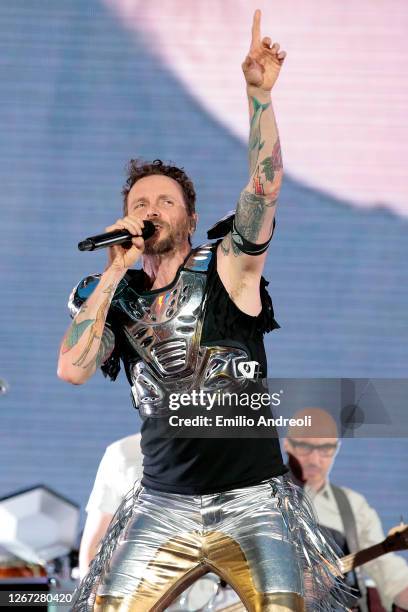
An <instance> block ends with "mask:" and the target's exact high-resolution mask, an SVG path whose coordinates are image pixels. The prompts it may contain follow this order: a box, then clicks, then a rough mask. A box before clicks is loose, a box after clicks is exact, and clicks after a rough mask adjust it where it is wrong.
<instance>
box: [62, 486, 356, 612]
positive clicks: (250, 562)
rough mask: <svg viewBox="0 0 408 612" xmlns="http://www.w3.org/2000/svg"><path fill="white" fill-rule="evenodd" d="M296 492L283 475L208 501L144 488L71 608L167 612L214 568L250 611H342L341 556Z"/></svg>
mask: <svg viewBox="0 0 408 612" xmlns="http://www.w3.org/2000/svg"><path fill="white" fill-rule="evenodd" d="M298 494H299V490H298V488H297V487H296V486H295V485H293V484H292V483H291V482H290V481H289V480H287V479H286V478H285V477H279V478H272V479H271V480H268V481H264V482H262V483H260V484H258V485H255V486H249V487H244V488H239V489H233V490H230V491H225V492H222V493H213V494H209V495H201V496H192V495H180V494H174V493H164V492H160V491H155V490H152V489H147V488H145V487H139V488H138V489H137V490H136V491H135V492H134V493H132V494H131V495H129V496H128V498H127V499H126V500H125V501H124V503H123V504H122V506H121V508H119V510H118V512H117V514H116V515H115V517H114V519H113V521H112V524H111V527H110V530H109V532H108V534H107V536H106V537H105V539H104V541H103V543H102V546H101V549H100V551H99V553H98V556H97V557H96V559H95V560H94V562H93V563H92V565H91V567H90V571H89V574H88V576H87V577H86V578H85V579H84V581H83V583H82V584H81V587H80V589H79V592H78V593H77V596H76V599H75V603H74V607H73V608H72V609H73V610H76V611H87V610H94V611H95V612H102V611H103V612H113V611H120V612H125V611H127V612H147V611H150V610H154V611H162V610H165V609H166V607H167V606H169V605H170V603H171V602H172V601H173V600H174V599H175V598H176V597H177V596H178V595H179V594H180V593H181V592H182V591H183V590H184V589H185V588H187V587H188V586H189V585H191V584H192V583H193V582H194V581H195V580H196V579H197V578H199V577H200V576H202V575H204V574H206V573H207V572H210V571H211V572H214V573H216V574H218V575H219V576H220V577H221V578H223V579H224V580H225V581H226V582H228V584H230V586H231V587H232V588H233V589H234V590H235V591H236V592H237V593H238V595H239V597H240V598H241V600H242V602H243V603H244V605H245V606H246V608H247V610H248V611H250V612H260V611H268V612H272V611H273V612H278V611H279V612H284V611H289V610H295V611H303V610H331V609H333V608H334V607H336V606H337V607H338V606H340V608H341V607H342V586H341V583H339V582H338V580H337V579H336V578H335V576H334V574H335V573H336V568H337V565H336V564H337V558H336V556H335V554H334V553H333V551H332V549H331V548H330V546H329V545H328V543H327V541H326V540H325V539H324V537H323V536H322V534H321V533H320V531H319V530H318V529H317V526H316V523H315V520H314V518H313V516H312V513H311V511H310V509H309V508H308V506H307V504H306V505H305V502H304V500H303V501H301V500H300V499H299V496H298ZM126 509H127V510H126ZM121 512H122V515H121ZM120 524H121V526H120ZM118 525H119V528H118ZM115 528H116V531H115ZM344 609H347V608H346V607H345V606H344Z"/></svg>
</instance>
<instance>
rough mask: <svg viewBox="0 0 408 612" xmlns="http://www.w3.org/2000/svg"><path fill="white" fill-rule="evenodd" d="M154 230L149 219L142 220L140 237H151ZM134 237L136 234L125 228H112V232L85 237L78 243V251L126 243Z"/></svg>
mask: <svg viewBox="0 0 408 612" xmlns="http://www.w3.org/2000/svg"><path fill="white" fill-rule="evenodd" d="M155 231H156V228H155V226H154V223H152V222H151V221H144V226H143V229H142V238H143V239H144V240H148V239H149V238H151V237H152V236H153V234H154V232H155ZM135 237H136V236H133V235H132V234H131V233H130V232H129V231H128V230H126V229H120V230H114V231H113V232H106V233H105V234H98V235H97V236H90V237H89V238H86V239H85V240H83V241H82V242H79V243H78V249H79V250H80V251H95V249H104V248H106V247H110V246H115V245H117V244H126V243H127V242H130V241H131V240H132V238H135Z"/></svg>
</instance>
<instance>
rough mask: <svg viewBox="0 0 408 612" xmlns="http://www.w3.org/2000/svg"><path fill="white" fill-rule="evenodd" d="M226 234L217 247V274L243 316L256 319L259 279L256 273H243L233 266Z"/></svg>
mask: <svg viewBox="0 0 408 612" xmlns="http://www.w3.org/2000/svg"><path fill="white" fill-rule="evenodd" d="M228 241H230V235H229V234H228V235H227V236H226V237H225V238H224V240H223V241H222V242H221V243H220V244H219V245H218V247H217V272H218V276H219V277H220V279H221V282H222V284H223V285H224V287H225V289H226V291H227V292H228V294H229V296H230V298H231V300H232V301H233V302H234V304H235V305H236V306H237V308H239V309H240V310H242V312H244V313H245V314H248V315H250V316H253V317H256V316H258V314H259V313H260V312H261V310H262V303H261V295H260V278H261V275H260V274H259V273H258V271H253V270H248V271H246V272H243V271H242V269H239V268H238V267H237V266H236V265H234V260H233V257H234V256H233V255H232V254H231V252H230V250H231V249H230V250H229V251H228Z"/></svg>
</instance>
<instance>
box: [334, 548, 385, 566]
mask: <svg viewBox="0 0 408 612" xmlns="http://www.w3.org/2000/svg"><path fill="white" fill-rule="evenodd" d="M386 552H387V550H385V547H384V546H383V543H382V542H381V544H374V546H370V547H369V548H365V549H364V550H360V551H358V552H356V553H351V554H350V555H346V556H345V557H342V558H341V559H340V565H341V569H342V572H343V573H344V574H346V573H347V572H350V571H351V570H352V569H354V568H355V567H359V566H360V565H363V563H368V561H372V560H373V559H376V558H377V557H380V556H381V555H384V554H385V553H386Z"/></svg>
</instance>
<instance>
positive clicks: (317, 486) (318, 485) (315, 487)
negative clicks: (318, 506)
mask: <svg viewBox="0 0 408 612" xmlns="http://www.w3.org/2000/svg"><path fill="white" fill-rule="evenodd" d="M326 482H327V480H326V478H322V479H320V480H316V481H314V482H310V481H308V483H307V484H308V486H309V487H310V488H311V489H312V491H314V492H315V493H318V492H319V491H321V490H322V489H323V487H324V486H325V485H326Z"/></svg>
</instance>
